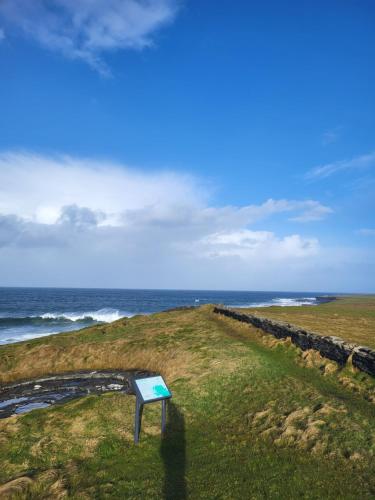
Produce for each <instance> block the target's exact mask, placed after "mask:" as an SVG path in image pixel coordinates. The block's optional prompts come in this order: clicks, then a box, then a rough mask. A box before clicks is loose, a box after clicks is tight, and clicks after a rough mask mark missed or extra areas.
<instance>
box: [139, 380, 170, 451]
mask: <svg viewBox="0 0 375 500" xmlns="http://www.w3.org/2000/svg"><path fill="white" fill-rule="evenodd" d="M134 390H135V395H136V401H135V420H134V442H135V443H136V444H137V443H138V442H139V436H140V433H141V424H142V413H143V406H144V405H145V404H149V403H155V402H157V401H161V432H162V433H164V432H165V427H166V421H167V400H168V399H170V398H171V397H172V393H171V391H170V390H169V389H168V387H167V384H166V383H165V382H164V379H163V377H161V376H160V375H157V376H155V377H146V378H138V379H134Z"/></svg>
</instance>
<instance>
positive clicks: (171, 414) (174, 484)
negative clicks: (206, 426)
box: [160, 401, 187, 500]
mask: <svg viewBox="0 0 375 500" xmlns="http://www.w3.org/2000/svg"><path fill="white" fill-rule="evenodd" d="M160 454H161V457H162V460H163V463H164V470H165V474H164V498H165V499H166V500H172V499H173V500H184V499H186V498H187V494H186V479H185V472H186V439H185V419H184V416H183V415H182V413H181V412H180V410H179V409H178V408H177V406H176V405H175V404H174V403H173V402H172V401H168V409H167V424H166V428H165V433H164V435H163V438H162V441H161V446H160Z"/></svg>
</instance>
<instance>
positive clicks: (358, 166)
mask: <svg viewBox="0 0 375 500" xmlns="http://www.w3.org/2000/svg"><path fill="white" fill-rule="evenodd" d="M374 166H375V152H372V153H369V154H366V155H362V156H357V157H356V158H352V159H351V160H342V161H336V162H332V163H327V164H326V165H320V166H318V167H314V168H313V169H311V170H309V172H307V174H306V178H307V179H323V178H326V177H329V176H331V175H333V174H335V173H337V172H343V171H346V170H363V169H366V168H372V167H374Z"/></svg>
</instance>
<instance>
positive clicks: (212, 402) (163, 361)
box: [0, 299, 375, 499]
mask: <svg viewBox="0 0 375 500" xmlns="http://www.w3.org/2000/svg"><path fill="white" fill-rule="evenodd" d="M346 300H347V302H346V303H345V304H344V305H343V304H339V303H337V304H327V305H324V306H319V307H315V308H310V309H311V311H310V309H309V311H308V312H306V314H308V315H309V319H308V321H311V326H309V327H311V328H312V329H314V330H317V331H320V329H321V328H323V325H324V324H327V325H329V324H330V320H329V318H330V317H334V318H338V322H337V323H336V324H339V325H340V328H342V326H341V325H342V324H344V323H345V325H347V326H346V327H345V328H344V329H343V330H342V331H345V332H346V331H347V332H349V333H350V330H349V326H348V325H349V322H350V317H351V318H352V330H353V331H352V333H350V335H356V333H355V325H356V321H357V319H358V318H361V317H364V318H368V323H366V325H367V326H366V327H365V326H362V330H361V335H362V336H363V338H370V337H371V329H372V326H371V325H373V321H374V308H373V302H368V301H367V299H366V301H364V302H362V303H361V302H360V301H359V302H358V301H356V300H354V301H352V302H350V299H346ZM305 309H306V308H299V312H298V314H301V315H303V314H304V311H303V310H305ZM323 310H324V312H322V311H323ZM269 311H270V310H267V315H268V312H269ZM326 311H329V312H328V313H327V312H326ZM260 312H261V313H262V315H265V312H266V311H265V310H261V311H260ZM287 313H288V314H289V315H290V317H293V315H294V314H297V312H295V311H294V310H293V311H289V309H288V311H287ZM271 314H272V315H276V314H278V311H276V310H275V311H274V310H272V312H271V313H270V315H271ZM280 314H284V312H283V311H280ZM336 314H337V315H338V316H335V315H336ZM314 315H315V317H316V323H314V321H313V316H314ZM296 317H297V316H296ZM298 318H302V316H299V317H298ZM282 319H284V318H282ZM289 320H290V321H292V320H291V319H288V321H289ZM306 321H307V320H306ZM296 322H297V321H296ZM347 323H348V324H347ZM302 326H307V324H304V325H302ZM346 328H347V329H346ZM366 329H367V331H366ZM324 333H326V332H324ZM330 333H332V332H330ZM336 333H337V332H336ZM353 340H354V339H353ZM366 343H367V344H368V343H369V342H366ZM88 368H90V369H91V368H117V369H130V368H142V369H150V370H155V371H159V372H160V373H162V374H163V375H164V376H165V378H166V381H167V382H168V384H169V385H170V387H171V389H172V391H173V399H172V402H171V404H170V407H169V418H168V426H167V432H166V435H165V437H164V438H162V439H161V438H160V405H159V404H153V405H149V406H148V407H146V409H145V413H144V420H143V430H142V434H141V442H140V444H139V445H138V446H135V445H134V444H133V441H132V440H133V418H134V403H135V401H134V397H132V396H123V395H121V394H117V393H113V394H106V395H102V396H89V397H86V398H83V399H80V400H75V401H72V402H70V403H67V404H65V405H61V406H55V407H53V408H48V409H43V410H36V411H34V412H31V413H29V414H26V415H24V416H20V417H11V418H8V419H4V420H0V463H1V464H2V466H1V468H0V484H6V483H8V482H9V481H14V480H15V482H13V483H8V485H6V486H4V487H3V490H1V489H0V497H1V495H3V496H4V495H5V494H6V493H5V492H6V491H8V493H9V492H10V491H12V490H13V491H16V490H18V493H17V494H16V497H17V498H38V499H40V498H63V497H64V496H68V497H71V498H80V499H81V498H110V497H112V498H168V499H183V498H197V499H203V498H204V499H221V498H222V499H224V498H225V499H237V498H241V499H242V498H275V499H280V498H316V499H318V498H319V499H321V498H325V499H326V498H332V499H333V498H335V499H336V498H353V499H354V498H356V499H357V498H364V499H365V498H373V497H374V495H375V463H374V453H375V418H374V417H375V404H374V402H372V399H374V400H375V383H374V380H373V379H371V378H370V377H367V376H366V375H364V374H360V373H354V372H353V371H352V370H351V369H350V368H349V367H347V368H345V369H344V370H341V371H340V370H338V369H337V367H336V365H334V363H331V362H328V361H327V360H324V359H322V358H320V357H319V355H317V354H316V353H309V352H305V353H302V352H301V351H300V350H299V349H297V348H296V347H294V346H293V345H291V344H290V342H289V341H277V340H275V339H273V337H271V336H269V335H266V334H262V332H260V331H259V330H257V329H255V328H253V327H250V326H248V325H244V324H241V323H238V322H236V321H234V320H231V319H228V318H224V317H220V316H218V315H215V314H214V313H213V312H212V308H211V307H210V306H205V307H202V308H197V309H192V310H185V311H174V312H168V313H160V314H155V315H152V316H148V317H134V318H132V319H129V320H127V319H125V320H120V321H118V322H116V323H113V324H110V325H105V326H97V327H93V328H88V329H85V330H82V331H80V332H76V333H73V334H61V335H57V336H51V337H45V338H42V339H37V340H34V341H29V342H26V343H20V344H14V345H9V346H3V347H1V348H0V374H1V380H2V381H3V382H6V381H11V380H17V379H20V378H27V377H33V376H38V375H41V374H46V373H58V372H62V371H71V370H76V369H88ZM17 478H18V479H17ZM12 484H13V486H12Z"/></svg>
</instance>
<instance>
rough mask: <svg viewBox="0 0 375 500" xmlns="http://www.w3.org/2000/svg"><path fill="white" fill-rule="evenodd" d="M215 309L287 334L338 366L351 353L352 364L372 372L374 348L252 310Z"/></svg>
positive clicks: (277, 334)
mask: <svg viewBox="0 0 375 500" xmlns="http://www.w3.org/2000/svg"><path fill="white" fill-rule="evenodd" d="M214 312H215V313H216V314H222V315H224V316H227V317H229V318H233V319H236V320H237V321H241V322H243V323H249V324H251V325H253V326H255V327H256V328H260V329H262V330H263V331H264V332H267V333H270V334H271V335H273V336H274V337H276V338H277V339H285V338H290V339H291V341H292V342H293V344H295V345H297V346H298V347H300V348H301V349H302V350H304V351H306V350H307V349H314V350H316V351H318V352H319V353H320V354H321V355H322V356H323V357H325V358H328V359H331V360H333V361H336V363H338V364H339V365H340V366H344V365H345V364H346V363H347V361H348V359H349V356H351V355H352V364H353V366H355V367H356V368H358V369H359V370H362V371H364V372H366V373H369V374H370V375H373V376H375V351H374V350H372V349H370V348H368V347H363V346H357V345H355V344H351V343H349V342H345V340H343V339H340V338H339V337H333V336H325V335H319V334H318V333H313V332H309V331H307V330H303V329H302V328H298V327H296V326H293V325H290V324H289V323H284V322H282V321H274V320H272V319H267V318H262V317H260V316H254V315H253V314H243V313H240V312H237V311H233V310H232V309H228V308H226V307H215V308H214Z"/></svg>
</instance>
